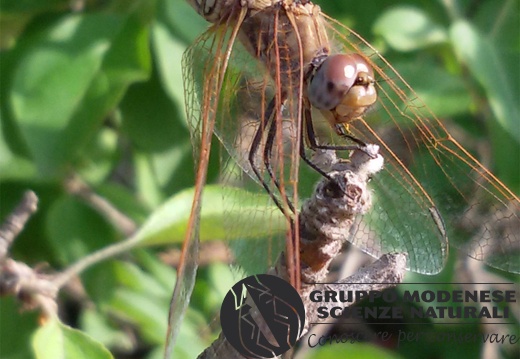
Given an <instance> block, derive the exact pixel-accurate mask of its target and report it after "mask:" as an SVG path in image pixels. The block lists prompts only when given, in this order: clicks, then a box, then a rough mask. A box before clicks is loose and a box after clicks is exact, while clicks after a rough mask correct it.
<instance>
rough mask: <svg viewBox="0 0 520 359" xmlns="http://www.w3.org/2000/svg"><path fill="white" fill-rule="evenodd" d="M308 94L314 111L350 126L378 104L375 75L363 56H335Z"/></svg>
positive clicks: (317, 74)
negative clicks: (348, 123) (330, 113)
mask: <svg viewBox="0 0 520 359" xmlns="http://www.w3.org/2000/svg"><path fill="white" fill-rule="evenodd" d="M307 93H308V97H309V100H310V102H311V104H312V105H313V106H314V107H316V108H318V109H320V110H329V111H333V112H334V113H335V114H336V116H335V117H337V121H339V122H348V121H349V120H351V119H353V118H356V117H359V116H361V115H362V114H363V113H364V112H365V111H366V110H367V108H368V107H370V106H371V105H372V104H374V102H375V101H376V100H377V93H376V88H375V81H374V71H373V70H372V67H371V66H370V65H369V64H368V62H367V60H365V58H363V57H362V56H361V55H359V54H337V55H332V56H329V57H327V58H326V59H325V60H324V61H323V63H322V64H321V65H320V66H319V67H318V68H317V69H316V70H315V72H314V74H313V76H312V78H311V80H310V82H309V86H308V91H307Z"/></svg>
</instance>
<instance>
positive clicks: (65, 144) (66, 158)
mask: <svg viewBox="0 0 520 359" xmlns="http://www.w3.org/2000/svg"><path fill="white" fill-rule="evenodd" d="M319 3H320V4H321V5H322V8H323V10H324V12H326V13H327V14H329V15H331V16H333V17H335V18H336V19H338V20H339V21H341V22H342V23H344V24H345V25H347V26H349V27H352V28H353V29H355V30H356V31H357V32H358V33H360V34H361V35H362V36H363V37H364V38H366V39H367V40H368V41H369V42H371V43H372V44H373V45H374V46H376V47H377V48H378V49H379V50H380V51H381V53H383V54H384V56H385V57H386V58H387V59H388V60H389V61H390V63H392V65H393V66H394V67H395V68H396V69H397V70H398V71H399V72H400V73H401V74H402V75H403V77H404V78H405V79H407V81H408V82H409V83H410V84H411V86H412V87H413V88H414V89H415V90H416V92H417V93H418V94H419V96H420V97H422V98H423V99H424V100H425V102H426V103H427V104H428V105H429V106H430V107H431V108H432V109H433V111H434V112H435V113H438V114H439V116H441V118H442V120H443V121H446V123H447V125H448V126H450V128H455V129H456V134H457V135H458V136H456V137H458V138H459V139H460V141H461V142H462V143H463V144H464V145H465V146H468V148H470V149H472V150H475V149H478V150H479V151H480V152H479V153H481V154H482V156H481V157H480V158H481V160H482V161H483V163H484V164H485V165H486V166H488V167H490V168H491V169H492V170H493V171H494V172H495V173H496V174H497V175H498V176H499V177H500V178H501V179H503V180H504V181H505V182H506V183H507V184H508V186H510V187H511V188H512V189H513V190H514V191H515V192H516V193H518V192H520V165H519V164H520V124H519V121H520V110H519V106H520V102H519V101H518V99H519V98H520V67H519V66H518V61H519V59H520V41H519V33H520V20H519V16H520V15H519V14H520V5H519V2H518V1H516V0H507V1H493V0H481V1H473V0H456V1H431V0H419V1H392V2H384V3H383V2H377V1H373V2H368V3H367V2H353V1H348V2H347V1H324V0H323V1H319ZM0 6H1V7H0V11H1V13H0V26H1V32H0V46H1V52H0V56H1V57H0V75H1V87H0V118H1V127H0V131H1V132H0V135H1V140H0V186H1V187H0V188H1V191H0V201H1V204H2V205H1V207H0V214H1V216H0V218H5V216H6V215H7V214H8V213H9V212H10V211H11V210H12V209H13V208H14V207H15V205H16V203H17V202H18V201H19V200H20V198H21V196H22V193H23V191H25V190H26V189H29V188H30V189H32V190H34V191H35V192H36V193H37V195H38V197H39V199H40V205H39V210H38V212H37V214H36V215H35V216H34V217H33V218H32V219H31V221H30V222H29V224H28V225H27V227H26V228H25V230H24V232H23V233H22V234H21V235H20V237H19V238H18V239H17V240H16V242H15V245H14V246H13V248H12V254H13V256H14V257H15V258H16V259H18V260H23V261H25V262H26V263H28V264H30V265H35V264H37V263H40V262H45V263H48V264H49V265H50V266H51V267H52V268H55V269H60V268H62V267H65V266H67V265H69V264H71V263H73V262H74V261H76V260H78V259H79V258H82V257H84V256H85V255H87V254H88V253H91V252H92V251H94V250H95V249H98V248H101V247H104V246H107V245H109V244H111V243H114V242H116V241H119V240H121V239H123V238H124V235H123V234H122V233H120V232H119V231H118V229H117V228H114V226H113V225H112V224H111V223H110V221H109V220H108V219H107V218H104V216H103V215H101V214H100V213H98V212H97V211H95V210H94V209H93V208H91V207H90V206H89V205H88V204H86V203H85V202H83V201H82V200H81V199H79V198H77V197H74V196H72V195H71V194H70V192H68V191H67V190H66V187H65V186H64V184H65V183H66V182H67V181H68V180H69V179H70V176H71V175H76V176H79V177H80V178H81V179H82V180H83V181H85V182H86V183H88V185H89V186H90V187H91V188H92V189H93V191H94V192H96V193H98V194H100V195H101V196H103V197H104V198H105V199H106V200H108V201H109V202H110V203H112V204H113V205H114V206H115V207H116V208H118V209H119V210H120V211H121V212H122V213H124V214H125V215H127V216H128V217H130V218H131V219H133V220H134V221H135V222H136V223H138V224H143V223H145V222H146V223H147V225H146V226H145V227H144V228H143V229H142V230H141V232H140V233H141V236H143V238H142V243H143V244H147V243H148V244H151V243H155V244H157V243H161V244H163V245H164V244H171V245H176V246H178V245H179V242H180V241H181V240H182V233H183V232H184V227H183V225H184V226H185V223H186V218H187V214H186V213H187V211H188V209H189V208H190V205H191V192H189V190H188V191H187V189H189V188H190V187H191V186H192V184H193V158H192V152H191V144H190V136H189V131H188V128H187V125H186V119H185V114H184V103H183V101H184V99H183V87H182V74H181V65H180V59H181V56H182V53H183V51H184V50H185V48H186V47H187V46H189V44H190V43H191V42H192V41H193V40H194V39H195V37H196V36H197V35H198V34H201V33H202V32H203V31H204V29H205V28H207V24H206V23H205V22H204V21H203V20H202V19H201V18H199V17H198V16H197V14H196V13H195V12H194V11H193V10H192V9H191V8H190V7H189V6H188V5H187V4H186V3H185V2H184V1H180V0H173V1H172V0H170V1H166V0H156V1H145V0H137V1H129V0H114V1H98V0H87V1H83V0H73V1H62V0H53V1H45V2H41V1H36V0H26V1H16V0H4V1H2V3H1V5H0ZM482 149H484V150H483V151H482ZM216 152H217V151H213V153H216ZM214 157H215V156H214ZM215 160H216V158H213V159H212V165H211V166H210V170H209V176H208V181H209V182H215V181H216V180H217V177H218V161H215ZM219 196H220V192H218V189H214V192H211V193H210V197H211V198H213V200H212V199H208V203H206V204H209V206H208V208H211V209H212V210H211V211H208V218H209V219H208V221H207V223H206V224H207V225H205V228H204V233H203V234H204V236H205V238H206V237H207V238H206V239H210V237H211V235H213V237H212V238H215V237H216V236H217V237H218V236H220V235H221V234H222V229H220V228H216V227H218V226H219V224H221V219H222V217H223V216H224V213H223V210H222V209H219V208H222V207H219V206H218V205H216V204H215V203H216V202H215V201H216V199H215V198H217V197H219ZM236 198H238V199H239V200H240V197H236ZM244 198H246V197H244ZM168 199H169V200H168ZM167 200H168V201H167ZM245 200H247V198H246V199H245ZM163 203H164V205H162V204H163ZM169 206H171V207H169ZM172 209H175V210H172ZM183 211H185V212H184V213H183ZM172 212H173V213H172ZM260 226H261V224H259V227H260ZM143 233H144V234H143ZM175 233H176V234H175ZM147 241H148V242H147ZM156 253H157V249H156V248H149V247H146V246H145V247H144V248H140V249H136V250H135V251H132V252H131V253H129V254H128V255H127V256H126V257H124V258H119V259H117V260H115V259H114V260H111V261H108V262H105V263H102V264H99V265H97V266H95V267H93V268H91V269H89V270H88V271H87V272H85V273H84V275H83V276H82V280H83V283H84V286H85V289H86V293H87V295H88V300H87V299H85V300H84V302H85V303H83V302H82V303H78V302H77V300H76V299H74V298H73V297H72V296H70V295H67V294H63V296H62V300H61V303H62V304H63V306H64V307H65V308H67V307H68V306H67V305H68V304H70V305H72V306H76V307H77V306H80V308H79V309H78V308H76V310H71V311H70V310H67V311H64V313H62V314H63V318H64V321H65V322H66V323H68V324H69V325H71V326H73V327H76V328H79V329H80V330H81V331H77V330H75V329H71V328H70V327H67V326H65V325H63V324H58V323H48V324H47V325H46V326H44V327H41V328H39V329H38V324H37V321H36V318H35V317H34V315H31V314H29V315H28V314H23V315H19V314H18V313H17V308H16V304H15V303H14V301H13V300H12V299H11V298H3V299H1V307H0V320H1V325H0V356H1V357H2V358H26V357H29V356H30V355H31V354H30V353H29V351H30V349H29V348H30V346H29V342H30V341H31V340H32V348H33V349H32V350H33V352H36V353H43V352H48V350H51V349H52V350H53V352H48V353H60V354H56V356H53V357H57V356H59V355H66V354H67V353H68V354H69V355H72V356H74V357H80V356H75V355H79V354H78V353H77V352H75V350H76V349H77V348H74V345H73V344H74V343H81V344H77V345H83V346H85V347H88V348H89V350H91V352H89V353H88V355H89V356H88V357H89V358H94V357H95V358H97V357H100V358H101V357H109V356H110V355H109V354H108V352H107V351H106V349H104V348H103V346H106V347H107V348H110V351H111V352H112V353H114V355H116V356H118V355H121V356H124V355H130V354H131V355H134V357H143V358H159V357H161V355H162V354H161V352H162V345H163V342H164V338H165V330H166V318H167V311H168V304H169V297H170V295H171V289H172V285H173V282H174V278H175V271H174V270H172V269H171V268H170V267H168V266H167V265H165V264H163V263H162V262H161V261H160V260H159V259H158V256H157V255H156ZM453 271H454V270H453V266H451V268H448V269H447V270H446V271H445V272H443V273H442V275H443V276H444V277H442V281H444V282H450V280H451V278H452V277H451V276H452V275H453ZM413 278H415V279H416V280H415V281H417V282H419V281H426V279H424V278H423V277H421V278H420V279H417V277H413ZM198 279H199V280H198V283H197V286H196V288H195V293H194V297H193V299H192V307H191V308H190V311H189V312H188V314H187V316H186V320H185V323H184V326H183V328H182V331H181V334H180V338H179V340H178V345H177V348H176V350H177V352H176V356H175V357H176V358H189V357H195V356H196V355H197V354H198V353H200V352H201V351H202V350H203V348H204V347H206V346H207V345H208V344H209V343H210V342H211V340H212V338H214V336H215V335H216V332H217V329H218V324H217V323H216V319H215V318H217V317H218V310H219V307H220V303H221V300H222V298H223V297H224V295H225V293H226V291H227V290H228V288H230V287H231V285H232V284H233V283H234V282H235V281H236V280H237V278H235V277H234V273H233V272H231V271H230V269H229V268H228V267H227V266H225V265H221V264H216V265H210V266H208V267H206V268H204V269H203V270H202V271H201V273H199V278H198ZM430 280H431V281H435V280H437V281H441V280H439V277H437V278H432V279H430ZM91 303H92V304H94V305H90V304H91ZM83 304H85V305H83ZM476 326H477V324H475V326H474V328H476ZM517 330H518V328H517ZM13 333H17V335H13ZM31 337H32V339H31ZM56 338H61V339H60V343H61V345H62V347H53V348H49V347H48V346H47V345H48V344H49V342H53V341H54V340H56ZM71 346H72V347H71ZM432 347H435V350H434V351H432ZM452 349H453V348H447V347H446V348H444V347H442V346H438V345H436V344H435V343H433V344H430V345H426V344H425V345H421V346H417V347H415V348H404V349H403V348H401V353H400V355H401V356H402V357H414V358H416V357H427V356H428V357H436V358H448V357H454V356H453V355H448V354H447V353H449V351H450V350H452ZM477 349H478V348H477ZM323 350H324V351H323V352H322V353H318V354H317V355H318V356H317V357H324V358H325V357H331V356H339V355H342V356H343V355H345V353H344V352H341V349H331V348H326V349H323ZM338 350H339V351H338ZM357 350H359V355H360V357H374V356H375V355H377V356H378V357H380V358H394V357H395V355H398V354H388V355H385V353H386V352H384V351H381V352H378V353H376V352H375V351H374V350H375V349H373V348H359V349H357ZM432 353H434V354H432ZM469 353H470V354H464V353H461V352H457V357H458V358H462V357H466V358H469V357H471V355H472V354H474V352H469ZM350 354H352V352H350ZM468 355H470V356H468ZM39 357H42V358H43V357H49V356H39ZM83 357H85V356H83Z"/></svg>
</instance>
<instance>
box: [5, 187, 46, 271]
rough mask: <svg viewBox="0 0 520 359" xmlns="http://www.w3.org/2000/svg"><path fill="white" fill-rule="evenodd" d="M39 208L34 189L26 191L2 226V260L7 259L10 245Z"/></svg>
mask: <svg viewBox="0 0 520 359" xmlns="http://www.w3.org/2000/svg"><path fill="white" fill-rule="evenodd" d="M37 208H38V197H36V194H35V193H34V192H33V191H26V192H25V193H24V195H23V198H22V200H21V201H20V204H18V206H17V207H16V208H15V209H14V210H13V211H12V212H11V214H10V215H9V216H8V217H7V218H6V219H5V221H4V223H2V226H1V227H0V262H2V261H4V260H5V259H6V257H7V252H8V251H9V247H10V246H11V244H12V243H13V241H14V239H15V238H16V237H17V236H18V235H19V234H20V232H21V231H22V230H23V229H24V227H25V224H26V223H27V221H28V220H29V218H30V217H31V216H32V214H33V213H34V212H36V209H37Z"/></svg>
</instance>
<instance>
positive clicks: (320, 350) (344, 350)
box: [309, 335, 402, 359]
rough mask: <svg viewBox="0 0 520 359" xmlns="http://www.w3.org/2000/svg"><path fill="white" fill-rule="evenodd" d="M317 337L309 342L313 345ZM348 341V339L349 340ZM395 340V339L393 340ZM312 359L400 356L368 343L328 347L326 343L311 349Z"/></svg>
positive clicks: (388, 358) (387, 358)
mask: <svg viewBox="0 0 520 359" xmlns="http://www.w3.org/2000/svg"><path fill="white" fill-rule="evenodd" d="M318 339H319V336H316V335H314V338H312V337H310V338H309V341H310V342H311V344H312V345H315V344H316V343H317V341H318ZM349 339H350V338H349ZM394 340H395V338H394ZM313 354H314V355H313V356H312V357H313V359H328V358H356V359H373V358H378V359H400V358H402V357H401V356H400V355H398V354H396V353H394V352H391V351H389V350H384V349H381V348H379V347H377V346H375V345H374V344H368V343H354V344H351V343H350V342H348V343H341V342H340V343H338V344H336V343H335V341H334V344H332V345H330V344H329V343H328V342H327V344H326V345H324V346H321V347H319V346H317V347H315V348H313Z"/></svg>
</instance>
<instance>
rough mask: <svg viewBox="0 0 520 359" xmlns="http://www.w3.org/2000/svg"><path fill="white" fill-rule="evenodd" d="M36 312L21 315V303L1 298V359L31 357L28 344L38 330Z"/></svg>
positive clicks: (8, 298)
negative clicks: (32, 334)
mask: <svg viewBox="0 0 520 359" xmlns="http://www.w3.org/2000/svg"><path fill="white" fill-rule="evenodd" d="M37 322H38V314H37V313H36V312H27V311H26V312H24V313H20V302H19V301H18V300H16V298H14V297H12V296H11V297H8V296H2V297H0V357H2V359H25V358H29V357H30V353H31V351H30V348H29V347H28V345H27V343H29V341H30V339H31V333H32V332H33V331H34V330H35V329H36V328H37Z"/></svg>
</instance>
